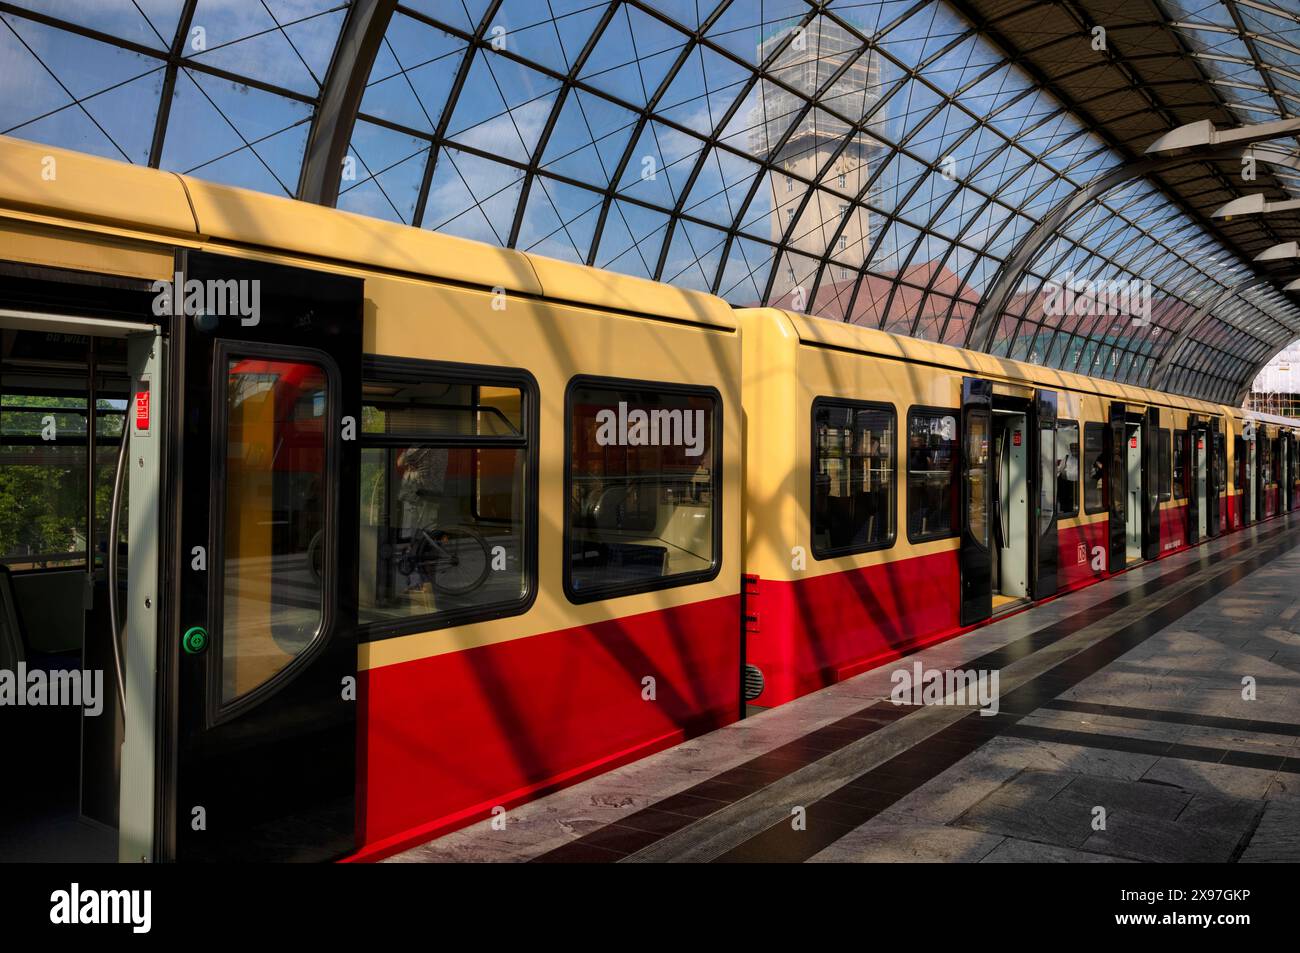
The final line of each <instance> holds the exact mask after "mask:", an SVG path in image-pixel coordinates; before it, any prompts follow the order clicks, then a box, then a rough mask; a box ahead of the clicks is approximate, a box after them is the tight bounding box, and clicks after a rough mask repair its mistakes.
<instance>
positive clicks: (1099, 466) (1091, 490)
mask: <svg viewBox="0 0 1300 953" xmlns="http://www.w3.org/2000/svg"><path fill="white" fill-rule="evenodd" d="M1105 435H1106V427H1105V425H1104V424H1084V425H1083V472H1084V473H1085V474H1086V476H1085V478H1084V484H1083V511H1084V512H1085V513H1087V514H1089V515H1092V514H1093V513H1104V512H1105V511H1106V461H1105V460H1104V459H1103V457H1104V454H1105V447H1106V436H1105Z"/></svg>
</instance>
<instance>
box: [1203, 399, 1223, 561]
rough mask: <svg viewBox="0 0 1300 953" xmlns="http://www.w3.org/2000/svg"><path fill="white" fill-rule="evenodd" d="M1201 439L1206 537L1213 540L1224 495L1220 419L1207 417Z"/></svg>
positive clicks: (1216, 534) (1216, 532)
mask: <svg viewBox="0 0 1300 953" xmlns="http://www.w3.org/2000/svg"><path fill="white" fill-rule="evenodd" d="M1201 439H1203V441H1204V442H1205V537H1206V538H1209V540H1213V538H1214V537H1216V536H1218V532H1219V530H1218V507H1219V497H1218V494H1219V493H1222V490H1223V488H1222V486H1219V478H1221V475H1219V467H1218V459H1219V458H1218V446H1219V433H1218V417H1205V426H1204V429H1203V430H1201Z"/></svg>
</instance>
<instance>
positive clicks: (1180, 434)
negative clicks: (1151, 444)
mask: <svg viewBox="0 0 1300 953" xmlns="http://www.w3.org/2000/svg"><path fill="white" fill-rule="evenodd" d="M1186 446H1187V431H1186V430H1175V431H1174V453H1173V458H1174V464H1173V487H1172V489H1173V493H1174V499H1175V500H1185V499H1187V484H1186V482H1185V478H1184V476H1183V456H1184V451H1185V449H1186Z"/></svg>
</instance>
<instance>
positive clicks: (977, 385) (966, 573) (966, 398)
mask: <svg viewBox="0 0 1300 953" xmlns="http://www.w3.org/2000/svg"><path fill="white" fill-rule="evenodd" d="M979 421H982V422H983V424H984V446H983V447H982V448H978V451H979V452H978V453H972V448H971V446H970V431H971V425H972V424H973V423H977V422H979ZM979 454H982V456H983V462H982V463H977V462H974V461H975V459H976V457H977V456H978V455H979ZM961 460H962V472H961V485H962V490H961V533H960V541H959V543H958V567H959V568H958V571H959V575H960V577H961V609H960V622H961V624H962V625H963V626H967V625H974V624H976V623H977V622H983V621H984V620H985V619H987V618H989V617H990V616H992V615H993V546H992V539H993V534H992V520H993V505H992V504H993V472H992V471H993V466H994V459H993V382H992V381H989V380H983V379H981V378H978V377H963V378H962V382H961ZM977 469H982V470H983V474H982V479H981V481H980V482H981V484H982V486H983V500H981V501H979V502H980V503H981V504H982V511H983V514H984V526H983V533H978V532H976V531H975V529H973V528H972V526H971V518H970V516H971V503H972V502H973V497H972V493H973V487H972V480H971V475H972V473H973V472H974V471H975V470H977Z"/></svg>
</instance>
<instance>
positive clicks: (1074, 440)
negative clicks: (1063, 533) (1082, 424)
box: [1056, 420, 1079, 516]
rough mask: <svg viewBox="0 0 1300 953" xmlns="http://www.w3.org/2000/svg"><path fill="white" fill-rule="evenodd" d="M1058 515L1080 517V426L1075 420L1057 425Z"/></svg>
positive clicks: (1064, 421)
mask: <svg viewBox="0 0 1300 953" xmlns="http://www.w3.org/2000/svg"><path fill="white" fill-rule="evenodd" d="M1056 514H1057V515H1058V516H1077V515H1079V425H1078V423H1077V422H1075V421H1073V420H1061V421H1057V424H1056Z"/></svg>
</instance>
